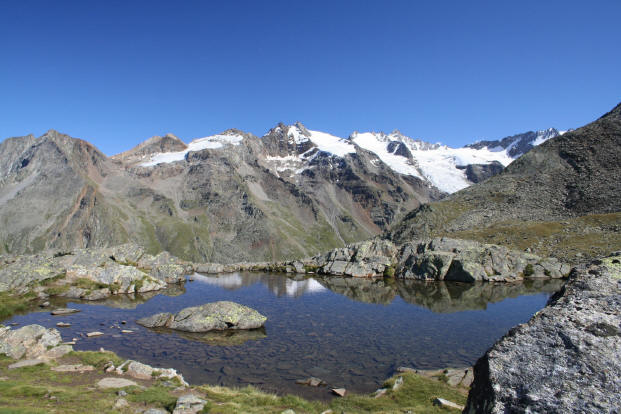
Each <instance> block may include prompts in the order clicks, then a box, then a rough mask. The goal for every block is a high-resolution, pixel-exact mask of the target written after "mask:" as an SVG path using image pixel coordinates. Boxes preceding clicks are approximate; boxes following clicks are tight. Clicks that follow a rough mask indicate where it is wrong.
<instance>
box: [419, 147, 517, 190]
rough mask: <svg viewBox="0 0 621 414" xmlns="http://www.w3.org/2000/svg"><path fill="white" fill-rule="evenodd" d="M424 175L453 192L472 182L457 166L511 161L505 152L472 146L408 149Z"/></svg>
mask: <svg viewBox="0 0 621 414" xmlns="http://www.w3.org/2000/svg"><path fill="white" fill-rule="evenodd" d="M410 151H411V152H412V157H414V159H416V161H417V162H418V166H419V167H420V169H421V170H422V172H423V174H424V176H425V177H426V178H427V179H428V180H429V181H431V183H432V184H433V185H435V186H436V187H438V188H439V189H440V190H442V191H444V192H447V193H454V192H455V191H459V190H461V189H462V188H466V187H468V186H470V185H472V183H471V182H470V181H469V180H468V178H466V173H465V170H463V169H460V168H457V167H461V166H464V167H465V166H467V165H469V164H489V163H491V162H493V161H499V162H500V163H501V164H502V165H504V166H507V165H509V164H510V163H511V161H513V159H512V158H511V157H509V156H508V155H507V153H506V152H504V151H503V152H498V151H490V150H475V149H472V148H451V147H447V146H445V145H442V146H439V147H437V148H434V149H430V150H414V149H410Z"/></svg>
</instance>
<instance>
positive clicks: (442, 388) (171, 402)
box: [0, 351, 466, 414]
mask: <svg viewBox="0 0 621 414" xmlns="http://www.w3.org/2000/svg"><path fill="white" fill-rule="evenodd" d="M76 359H77V360H79V361H81V362H82V363H84V364H88V365H94V366H97V367H98V368H102V367H103V365H104V364H105V363H106V362H108V361H113V362H114V363H115V365H118V364H120V363H121V359H120V358H119V357H118V356H116V355H115V354H113V353H112V352H91V351H88V352H72V353H70V354H68V355H67V356H66V357H64V361H63V362H58V363H75V360H76ZM71 361H74V362H71ZM11 362H13V360H11V359H10V358H8V357H4V356H0V372H2V373H3V375H7V376H8V377H9V379H8V380H6V381H0V407H2V408H0V414H2V413H10V412H12V413H20V414H21V413H41V412H50V411H53V410H55V411H56V412H63V413H112V412H115V411H114V410H113V409H112V407H113V405H114V402H115V400H116V398H118V397H117V396H116V395H115V391H114V390H99V389H97V388H95V387H94V386H93V385H94V383H95V382H96V381H98V380H99V379H100V378H103V377H105V376H108V375H109V374H104V373H103V372H102V371H101V369H98V370H97V371H94V372H92V373H90V374H75V373H59V372H54V371H52V370H50V367H49V366H47V365H38V366H32V367H24V368H20V369H15V370H11V371H8V370H6V366H8V364H10V363H11ZM399 376H402V377H403V379H404V381H403V385H402V386H401V388H400V389H399V390H398V391H396V392H393V391H392V390H389V391H388V392H387V394H386V395H384V396H382V397H380V398H377V399H376V398H373V397H371V396H368V395H355V394H348V395H346V396H345V397H344V398H338V397H336V398H334V399H333V400H331V401H330V402H323V401H309V400H305V399H304V398H301V397H297V396H294V395H285V396H277V395H274V394H269V393H265V392H263V391H260V390H259V389H257V388H254V387H252V386H248V387H244V388H228V387H219V386H209V385H204V386H198V387H193V390H186V391H184V392H189V391H192V392H193V393H196V394H199V395H200V396H202V397H203V398H204V399H205V400H207V401H208V402H209V403H208V405H207V406H206V408H205V410H204V412H209V413H212V414H216V413H219V414H228V413H231V414H233V413H241V412H243V413H248V414H268V413H273V414H280V413H282V412H283V411H284V410H287V409H292V410H293V411H295V412H296V413H297V414H304V413H320V412H322V411H325V410H327V409H332V410H333V411H334V413H341V412H346V413H403V412H407V411H412V412H415V413H447V412H451V411H450V410H447V409H441V408H438V407H434V406H433V404H432V401H433V399H434V398H435V397H440V398H445V399H447V400H450V401H453V402H455V403H458V404H462V405H463V404H465V401H466V396H465V395H464V394H463V391H460V390H457V389H455V388H452V387H449V386H448V385H447V384H446V383H443V382H441V381H437V380H434V379H429V378H425V377H422V376H419V375H417V374H413V373H404V374H399ZM396 378H397V377H393V378H391V379H389V380H388V381H386V383H385V384H384V386H385V387H387V388H389V389H391V387H392V385H393V383H394V381H395V379H396ZM163 384H164V381H162V380H160V379H158V380H156V381H155V382H154V383H153V384H152V385H151V386H148V387H146V388H139V387H129V388H127V392H128V395H127V397H125V398H126V400H127V401H128V402H129V403H130V405H131V409H130V411H132V412H133V410H134V409H136V408H141V409H145V408H147V407H160V408H164V409H166V410H169V411H172V408H174V406H175V403H176V400H177V397H176V395H177V394H175V393H174V392H173V388H171V387H166V386H164V385H163ZM50 396H54V399H51V398H49V397H50ZM7 407H11V408H7ZM454 412H456V411H454Z"/></svg>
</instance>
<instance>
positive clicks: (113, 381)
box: [97, 377, 138, 389]
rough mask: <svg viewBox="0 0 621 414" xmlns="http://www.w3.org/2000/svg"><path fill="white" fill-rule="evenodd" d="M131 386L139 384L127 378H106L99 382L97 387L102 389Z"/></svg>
mask: <svg viewBox="0 0 621 414" xmlns="http://www.w3.org/2000/svg"><path fill="white" fill-rule="evenodd" d="M131 386H138V384H137V383H136V382H134V381H132V380H128V379H125V378H114V377H110V378H104V379H102V380H100V381H99V382H98V383H97V387H99V388H102V389H108V388H125V387H131Z"/></svg>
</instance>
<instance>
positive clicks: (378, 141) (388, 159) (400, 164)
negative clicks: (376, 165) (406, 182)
mask: <svg viewBox="0 0 621 414" xmlns="http://www.w3.org/2000/svg"><path fill="white" fill-rule="evenodd" d="M350 140H351V141H352V142H354V143H355V144H356V145H358V146H359V147H360V148H363V149H365V150H367V151H371V152H372V153H374V154H375V155H377V157H378V158H379V159H380V160H382V162H383V163H384V164H386V165H388V166H389V167H390V168H392V169H393V170H394V171H396V172H398V173H399V174H404V175H412V176H414V177H419V178H423V177H422V175H421V173H420V171H419V170H418V169H417V168H416V165H414V163H413V162H412V160H410V159H408V158H406V157H404V156H402V155H397V154H395V153H394V150H393V152H391V151H390V150H389V148H388V147H389V143H390V141H391V139H390V137H388V136H386V135H385V134H382V133H379V134H377V133H373V132H363V133H358V132H354V133H353V134H352V135H351V137H350Z"/></svg>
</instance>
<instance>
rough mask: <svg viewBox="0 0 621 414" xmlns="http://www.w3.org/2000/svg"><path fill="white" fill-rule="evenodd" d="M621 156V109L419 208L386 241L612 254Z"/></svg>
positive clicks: (620, 199) (618, 224)
mask: <svg viewBox="0 0 621 414" xmlns="http://www.w3.org/2000/svg"><path fill="white" fill-rule="evenodd" d="M620 159H621V104H620V105H617V106H616V107H615V108H614V109H613V110H612V111H610V112H609V113H607V114H606V115H604V116H603V117H601V118H600V119H598V120H596V121H594V122H592V123H590V124H588V125H586V126H584V127H582V128H579V129H577V130H575V131H571V132H567V133H566V134H564V135H562V136H559V137H556V138H553V139H550V140H548V141H546V142H544V143H543V144H541V145H539V146H537V147H535V148H533V149H532V150H531V151H529V152H528V153H526V154H525V155H523V156H522V157H520V158H518V159H517V160H516V161H514V162H513V163H512V164H510V165H509V166H508V167H507V168H506V169H505V170H504V171H503V172H502V173H500V174H498V175H496V176H494V177H492V178H490V179H488V180H486V181H484V182H482V183H479V184H476V185H473V186H471V187H468V188H466V189H464V190H462V191H459V192H457V193H454V194H452V195H450V196H448V197H447V198H445V199H443V200H442V201H440V202H435V203H430V204H425V205H423V206H421V207H419V208H417V209H415V210H413V211H412V212H410V213H409V214H408V215H407V216H406V217H405V218H404V219H403V220H402V221H400V222H399V223H397V224H396V225H394V227H393V229H392V230H391V231H390V232H387V233H386V234H385V237H387V238H389V239H391V240H393V241H395V242H396V243H403V242H406V241H408V240H411V239H418V238H430V237H437V236H447V235H450V237H459V238H468V239H476V240H485V241H487V242H492V243H496V244H506V245H509V246H511V247H517V248H520V249H524V248H527V247H528V248H531V249H533V250H534V251H535V252H538V253H539V254H542V255H548V254H554V255H556V256H558V257H563V258H565V259H567V258H568V257H571V259H574V257H573V256H572V255H573V254H575V253H582V252H586V253H587V254H589V255H596V254H602V253H607V250H608V251H609V248H610V247H609V246H610V245H611V244H612V245H613V246H619V245H620V244H621V239H620V238H619V229H621V216H620V215H619V212H621V162H619V160H620ZM592 215H598V216H592ZM586 216H589V217H586ZM585 217H586V218H585Z"/></svg>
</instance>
